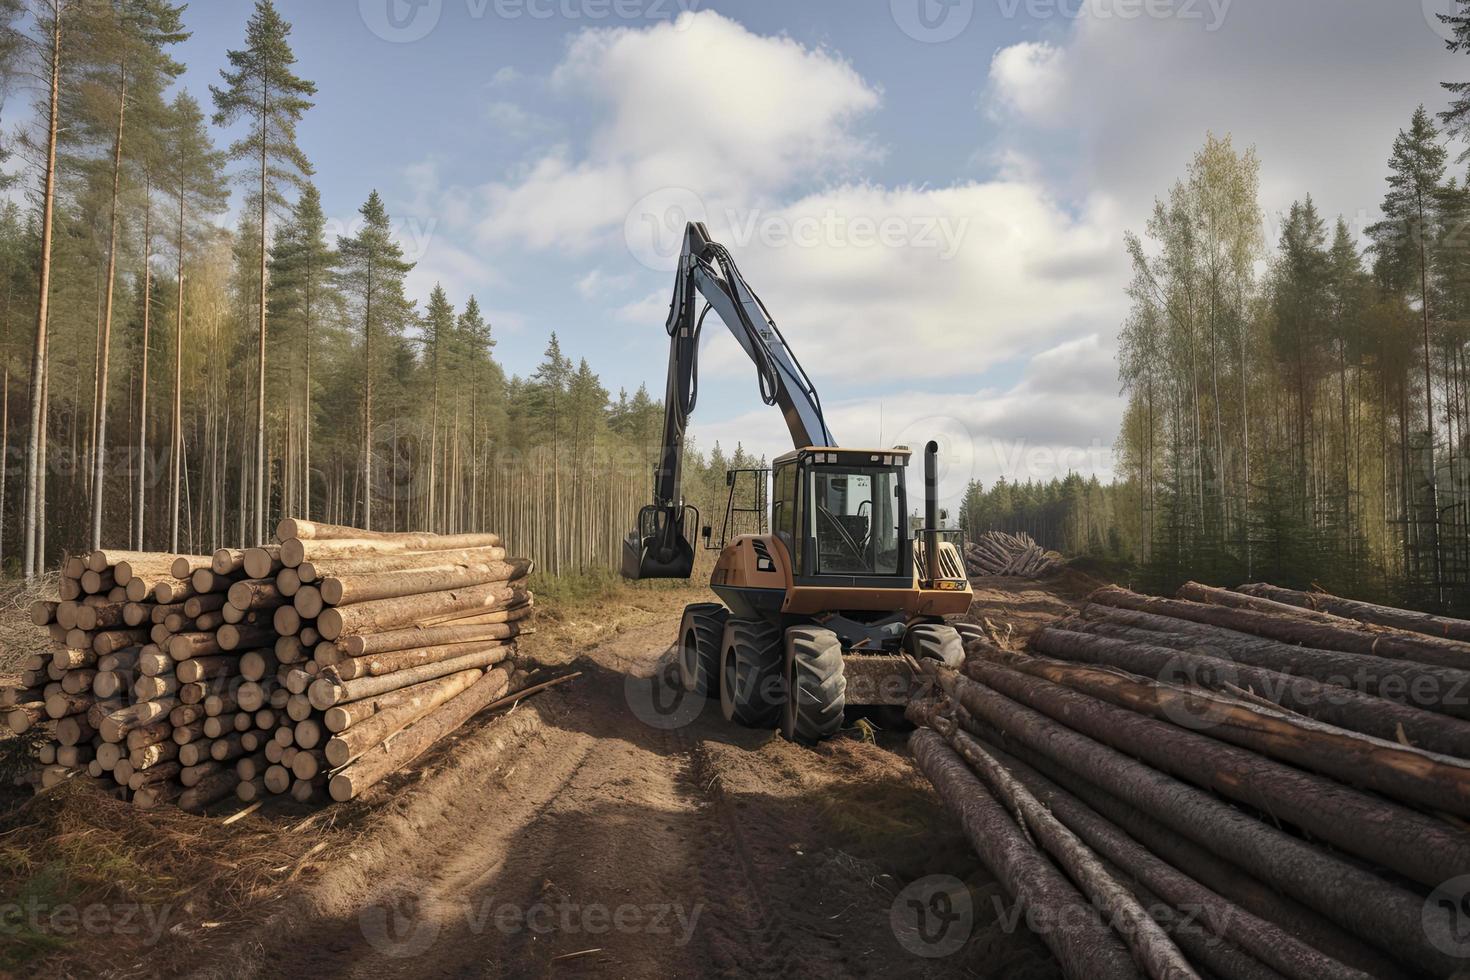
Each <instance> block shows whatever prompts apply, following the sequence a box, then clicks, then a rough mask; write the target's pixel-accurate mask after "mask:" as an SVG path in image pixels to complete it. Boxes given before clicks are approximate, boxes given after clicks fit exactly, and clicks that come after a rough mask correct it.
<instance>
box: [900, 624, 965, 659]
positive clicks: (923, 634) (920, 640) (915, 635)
mask: <svg viewBox="0 0 1470 980" xmlns="http://www.w3.org/2000/svg"><path fill="white" fill-rule="evenodd" d="M903 648H904V650H906V651H907V652H908V653H909V654H910V655H912V656H913V657H914V658H915V659H917V660H923V659H925V658H926V657H927V658H928V659H930V660H938V661H939V662H940V663H942V664H944V666H946V667H956V668H958V667H963V666H964V664H965V645H964V643H963V642H961V640H960V634H959V631H957V630H956V629H955V628H954V627H953V626H947V625H945V624H944V623H920V624H919V625H918V626H913V627H910V628H909V631H908V632H907V633H906V634H904V638H903Z"/></svg>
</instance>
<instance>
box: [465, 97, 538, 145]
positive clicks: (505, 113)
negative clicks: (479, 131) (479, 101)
mask: <svg viewBox="0 0 1470 980" xmlns="http://www.w3.org/2000/svg"><path fill="white" fill-rule="evenodd" d="M482 112H483V113H484V116H485V121H486V122H488V123H489V124H490V125H492V126H494V127H495V130H496V134H497V135H498V136H501V137H505V138H510V139H527V138H529V137H532V136H535V135H537V134H539V133H544V132H548V131H550V130H551V129H552V124H551V121H550V120H549V119H546V118H544V117H543V116H538V115H536V114H535V113H533V112H528V111H527V110H526V109H525V108H524V107H522V106H521V105H519V104H518V103H515V102H511V101H509V100H506V99H492V100H490V101H489V102H486V103H485V107H484V109H483V110H482Z"/></svg>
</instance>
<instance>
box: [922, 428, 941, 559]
mask: <svg viewBox="0 0 1470 980" xmlns="http://www.w3.org/2000/svg"><path fill="white" fill-rule="evenodd" d="M924 565H925V566H926V567H925V569H924V571H925V572H926V573H927V575H928V578H929V581H931V582H937V581H939V578H940V575H939V443H937V442H935V441H934V440H933V439H930V440H929V444H928V445H926V446H925V447H924Z"/></svg>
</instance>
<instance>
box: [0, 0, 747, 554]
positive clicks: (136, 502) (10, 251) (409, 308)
mask: <svg viewBox="0 0 1470 980" xmlns="http://www.w3.org/2000/svg"><path fill="white" fill-rule="evenodd" d="M183 11H184V7H183V5H182V4H174V3H169V2H167V0H41V2H30V3H22V2H21V0H0V19H3V25H0V28H3V29H0V41H3V44H0V81H3V83H4V85H5V89H6V91H7V93H9V94H10V95H11V96H12V98H11V99H10V100H9V101H8V102H7V105H8V106H9V105H15V104H16V103H17V102H23V101H24V99H22V98H16V97H18V96H19V97H30V96H34V97H35V99H34V114H33V117H32V118H22V119H20V120H19V121H18V122H16V121H12V120H9V119H7V120H5V122H6V123H7V125H8V127H9V128H10V129H12V130H15V131H16V132H17V136H16V138H14V139H13V140H10V141H8V142H7V144H6V147H5V149H6V150H7V152H9V153H13V154H15V155H17V156H18V158H19V159H18V163H19V164H20V166H19V167H16V168H12V169H13V170H17V171H18V176H17V177H16V178H14V182H15V186H13V187H12V188H11V191H12V193H10V194H9V195H8V196H9V198H10V202H9V203H7V204H5V205H3V207H0V377H3V380H0V392H3V394H0V458H3V459H4V460H5V463H6V465H5V473H4V477H5V478H4V479H3V480H0V517H3V520H0V568H5V569H12V570H15V569H18V570H19V571H21V572H23V573H26V574H31V573H34V572H36V571H39V570H44V569H45V568H47V567H49V566H50V565H51V564H52V563H53V562H54V561H55V560H56V558H57V556H58V555H59V554H61V553H62V552H63V551H65V550H68V549H71V550H75V549H78V548H83V547H89V546H93V545H95V544H97V543H98V542H105V543H107V544H108V545H111V546H117V545H123V544H128V545H131V546H135V547H138V548H145V549H159V550H171V551H187V552H201V551H203V552H208V551H210V550H212V549H214V548H215V547H218V546H227V545H241V544H250V543H255V542H258V541H260V540H263V539H264V538H265V537H266V536H267V535H268V534H269V533H270V529H271V528H273V526H274V523H275V521H276V519H277V518H278V517H280V516H281V515H283V514H287V513H290V514H302V515H306V514H309V515H311V516H313V517H316V518H318V519H324V520H328V521H333V522H341V523H350V524H356V525H360V526H364V527H371V528H376V529H385V530H392V529H404V528H410V527H413V528H430V529H434V530H439V531H446V532H454V531H461V530H468V529H478V528H487V529H495V530H499V531H502V532H503V533H505V534H507V535H508V536H509V537H510V538H511V540H512V541H513V542H514V545H515V547H517V548H518V549H520V550H523V551H525V552H526V553H529V554H535V555H536V556H537V557H538V560H539V562H540V565H541V567H542V568H543V569H544V570H546V571H549V572H553V573H557V572H562V571H565V570H573V569H582V568H603V569H606V568H611V567H614V565H615V563H616V559H617V554H618V548H619V547H620V540H621V536H622V534H623V533H624V532H625V531H626V529H627V528H628V527H630V526H631V524H632V514H633V513H634V512H635V511H636V508H637V507H638V506H639V505H640V504H641V503H646V502H647V501H646V499H645V498H646V496H647V494H648V488H649V483H650V474H651V472H652V465H653V459H654V456H655V451H656V448H657V441H658V438H659V434H660V425H661V420H662V410H661V406H660V404H659V403H658V402H656V401H654V400H653V399H651V398H650V397H649V395H648V393H647V391H645V390H643V389H640V390H639V391H637V392H635V393H633V394H632V395H629V394H628V393H627V392H619V393H618V394H617V396H616V397H610V394H609V392H608V391H607V390H605V389H604V387H603V385H602V384H601V383H600V381H599V379H598V377H597V375H596V374H595V373H594V372H593V370H592V368H591V367H590V366H589V364H588V363H587V361H586V360H585V359H581V358H575V357H573V356H572V355H570V354H569V353H567V352H564V351H563V350H562V348H561V345H560V344H559V343H558V340H557V338H556V336H555V334H552V335H551V337H550V342H549V344H548V346H547V349H546V353H545V357H544V359H543V361H542V363H541V364H540V365H539V367H538V368H537V369H536V371H535V372H534V373H533V374H531V375H530V376H529V377H525V378H520V377H513V376H512V377H507V376H506V373H505V372H504V371H503V370H502V369H501V367H500V365H499V364H498V363H497V361H496V358H495V330H494V325H493V324H491V323H490V322H488V320H487V319H486V317H485V316H484V314H483V313H482V312H481V309H480V305H479V303H478V302H477V300H476V298H475V297H474V296H463V297H451V296H449V295H447V294H446V293H445V292H444V291H443V290H442V289H435V290H434V291H433V292H432V293H431V294H430V295H429V296H426V297H411V296H408V295H407V294H406V287H405V278H406V276H407V274H408V273H409V271H411V269H412V265H411V264H410V263H409V262H407V261H406V260H405V258H404V255H403V251H402V249H401V247H400V245H399V244H398V243H397V242H396V241H395V239H394V236H393V233H392V219H391V216H390V215H389V214H388V212H387V210H386V209H385V207H384V204H383V201H382V199H381V198H380V197H379V195H378V194H377V193H376V192H375V191H372V190H371V189H370V188H364V190H363V194H364V203H363V205H362V207H361V212H360V220H359V221H357V222H356V223H354V225H353V226H352V227H351V229H349V230H350V232H351V233H350V234H349V235H345V236H335V237H333V236H329V235H328V233H327V224H328V223H327V220H326V217H325V215H324V214H323V211H322V205H321V199H320V196H319V195H318V193H317V191H316V188H315V187H314V186H313V182H312V178H313V169H312V165H311V161H310V160H308V159H307V158H306V156H305V155H304V154H303V153H302V151H301V149H300V147H299V146H298V143H297V137H296V132H297V127H298V124H303V125H304V124H308V123H309V119H310V114H311V113H312V112H313V111H314V104H313V103H314V100H315V98H316V87H315V86H314V85H313V84H312V82H310V81H309V80H308V79H307V78H305V77H304V76H303V74H301V69H300V68H299V67H298V65H297V63H296V59H295V56H294V55H293V53H292V50H291V45H290V33H291V28H290V25H289V24H288V23H287V22H286V21H285V20H284V19H283V18H282V17H281V15H280V14H279V12H278V11H277V10H276V9H275V7H274V6H273V5H272V4H271V3H270V2H269V0H261V2H259V3H257V4H256V6H255V9H254V12H253V15H252V16H251V17H250V19H249V23H248V25H247V27H246V32H245V35H244V37H243V39H242V45H241V47H240V49H238V50H231V51H230V52H229V55H228V67H227V68H226V69H225V70H224V71H223V72H222V77H221V79H220V82H219V84H218V85H216V86H211V88H210V91H208V92H206V93H202V94H198V96H197V97H196V94H194V93H190V92H187V91H185V90H183V88H182V87H181V86H180V85H179V84H178V83H177V78H178V76H179V74H180V72H181V71H182V66H181V65H180V64H179V63H178V62H177V61H175V60H174V59H173V58H172V57H171V56H170V54H169V51H170V49H171V48H172V47H173V46H174V45H176V44H177V43H178V42H180V41H181V40H183V39H185V38H186V37H187V36H188V35H187V33H186V31H185V28H184V23H183ZM18 115H19V114H18ZM224 128H229V129H230V131H231V132H232V133H235V134H236V135H237V138H236V139H235V141H234V142H233V143H230V144H228V145H223V144H222V143H220V142H219V138H220V132H221V130H222V129H224ZM232 194H233V195H236V196H235V198H234V200H235V201H236V203H237V205H238V209H237V210H238V219H237V223H236V227H234V228H233V229H229V228H226V227H223V222H222V217H223V215H225V214H226V213H227V211H228V209H229V205H230V202H231V200H232ZM43 297H44V302H43ZM38 323H39V324H40V325H41V327H42V328H43V329H41V330H38V329H37V324H38ZM40 433H44V436H45V438H38V434H40ZM737 457H738V461H739V463H740V464H741V465H745V463H746V462H747V461H745V460H744V456H743V453H740V452H739V451H738V449H737ZM727 462H728V461H727V460H726V459H725V457H724V455H723V454H722V453H721V452H720V451H719V447H718V446H716V447H714V449H713V451H712V452H710V453H709V454H707V455H701V454H699V453H697V452H694V451H693V450H692V448H691V452H690V461H689V463H688V466H687V472H688V474H689V480H688V483H689V485H690V490H691V497H692V498H693V499H694V500H696V502H698V503H699V505H700V506H701V509H702V510H705V511H708V510H709V509H710V508H711V507H712V506H713V507H715V508H719V507H722V506H723V500H724V493H725V491H724V476H723V471H724V468H725V466H726V464H727Z"/></svg>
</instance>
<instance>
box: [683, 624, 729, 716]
mask: <svg viewBox="0 0 1470 980" xmlns="http://www.w3.org/2000/svg"><path fill="white" fill-rule="evenodd" d="M729 618H730V610H728V609H726V608H725V607H724V606H722V605H720V604H719V603H718V602H695V603H691V604H689V605H687V606H685V607H684V619H683V621H682V622H680V623H679V682H680V683H681V684H683V685H684V690H686V691H688V692H689V693H691V694H703V695H704V696H705V697H707V698H709V697H718V696H719V690H718V684H719V681H718V680H717V678H718V677H719V669H720V640H721V639H722V638H723V637H724V635H725V621H726V620H728V619H729Z"/></svg>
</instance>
